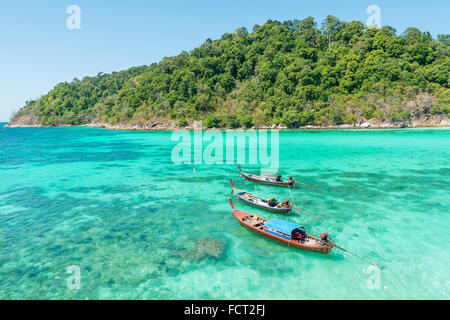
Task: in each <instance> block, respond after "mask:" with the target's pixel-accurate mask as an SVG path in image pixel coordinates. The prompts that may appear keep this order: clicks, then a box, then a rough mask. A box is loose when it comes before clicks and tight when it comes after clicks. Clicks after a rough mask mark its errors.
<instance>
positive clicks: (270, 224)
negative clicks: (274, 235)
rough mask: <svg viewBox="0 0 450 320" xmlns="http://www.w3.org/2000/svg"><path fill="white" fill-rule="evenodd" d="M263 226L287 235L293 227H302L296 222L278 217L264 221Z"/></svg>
mask: <svg viewBox="0 0 450 320" xmlns="http://www.w3.org/2000/svg"><path fill="white" fill-rule="evenodd" d="M264 226H265V227H267V228H270V229H272V230H276V231H279V232H283V233H285V234H288V235H291V233H292V231H293V230H294V229H304V228H303V227H302V226H300V225H298V224H295V223H292V222H289V221H284V220H280V219H272V220H269V221H267V222H266V223H265V225H264Z"/></svg>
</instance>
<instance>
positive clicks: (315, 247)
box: [233, 210, 333, 254]
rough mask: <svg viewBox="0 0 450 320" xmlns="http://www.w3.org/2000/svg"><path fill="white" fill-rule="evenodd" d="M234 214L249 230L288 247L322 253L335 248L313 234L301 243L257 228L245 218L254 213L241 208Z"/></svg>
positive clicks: (327, 252) (251, 216)
mask: <svg viewBox="0 0 450 320" xmlns="http://www.w3.org/2000/svg"><path fill="white" fill-rule="evenodd" d="M233 215H234V216H235V217H236V218H237V220H238V222H239V224H240V225H241V226H242V227H244V228H246V229H247V230H249V231H251V232H253V233H256V234H258V235H261V236H263V237H265V238H268V239H270V240H273V241H276V242H279V243H281V244H284V245H286V246H288V247H293V248H297V249H301V250H307V251H313V252H318V253H322V254H329V253H330V252H331V250H332V249H333V246H332V245H330V244H324V242H323V241H322V240H320V239H318V238H315V237H313V236H310V235H307V237H308V239H309V240H311V241H307V242H306V243H301V242H299V241H297V240H287V239H284V238H280V237H277V236H275V235H272V234H270V233H268V232H266V231H264V229H261V228H256V227H254V226H252V225H251V224H249V223H247V222H245V221H244V219H245V218H248V217H250V218H253V216H254V215H252V214H249V213H246V212H243V211H239V210H233ZM309 242H314V244H310V243H309Z"/></svg>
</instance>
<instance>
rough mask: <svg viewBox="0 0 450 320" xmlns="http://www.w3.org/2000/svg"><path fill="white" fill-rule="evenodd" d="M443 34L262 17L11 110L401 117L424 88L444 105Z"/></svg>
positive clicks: (106, 117) (291, 120)
mask: <svg viewBox="0 0 450 320" xmlns="http://www.w3.org/2000/svg"><path fill="white" fill-rule="evenodd" d="M449 44H450V37H449V35H439V36H438V39H433V38H432V37H431V36H430V34H429V33H428V32H421V31H419V30H418V29H416V28H408V29H407V30H406V31H405V32H404V33H403V34H401V35H397V34H396V31H395V30H394V29H393V28H391V27H383V28H382V29H376V28H375V29H374V28H372V29H370V28H366V27H365V26H364V25H363V24H362V23H361V22H358V21H352V22H349V23H347V22H343V21H340V20H338V19H337V18H335V17H333V16H328V17H327V19H326V20H325V21H324V22H323V23H322V24H321V25H320V27H319V26H318V25H317V23H316V22H314V20H313V18H311V17H309V18H306V19H304V20H301V21H298V20H294V21H286V22H283V23H281V22H278V21H271V20H269V21H267V23H265V24H264V25H262V26H259V25H255V26H254V28H253V31H252V32H251V33H249V32H248V31H247V30H246V29H245V28H239V29H237V30H236V31H235V32H234V33H226V34H224V35H223V36H222V37H221V39H219V40H215V41H212V40H211V39H207V40H206V41H205V42H204V43H203V44H202V45H201V46H200V47H198V48H196V49H194V50H192V51H191V52H189V53H188V52H182V53H180V54H179V55H178V56H176V57H171V58H164V59H163V60H162V61H161V62H159V63H158V64H156V63H155V64H152V65H150V66H142V67H137V68H131V69H129V70H126V71H122V72H118V73H112V74H103V73H102V74H99V75H97V76H96V77H85V78H83V79H82V80H81V81H80V80H77V79H75V80H74V81H72V82H70V83H66V82H65V83H60V84H58V85H57V86H56V87H55V88H54V89H52V90H51V91H50V92H49V93H47V94H46V95H44V96H42V97H41V98H39V99H38V100H36V101H29V102H27V105H26V106H25V107H24V108H22V109H21V110H20V111H19V112H18V113H17V114H16V115H15V116H14V118H13V119H12V122H14V121H16V120H17V119H20V117H22V116H24V115H27V114H34V115H35V116H36V118H37V119H38V121H39V123H40V124H43V125H60V124H85V123H89V122H105V123H109V124H117V123H123V124H142V123H148V122H149V120H152V119H158V120H165V121H168V120H174V121H176V122H177V123H178V125H180V126H185V125H187V124H188V123H191V122H192V121H193V120H197V119H201V120H203V123H204V125H205V126H208V127H230V128H233V127H251V126H253V125H263V124H265V125H272V124H282V125H285V126H288V127H298V126H303V125H308V124H314V125H330V124H343V123H355V122H357V121H361V119H373V120H375V119H377V120H379V121H386V120H390V121H397V120H404V119H408V118H409V117H410V116H411V104H410V103H409V104H408V103H407V102H408V101H409V102H410V101H415V99H416V97H417V96H418V95H420V94H422V93H424V92H428V93H430V94H432V95H433V97H435V103H434V104H433V106H432V108H431V110H430V113H431V114H439V113H446V114H448V113H449V101H450V92H449V78H450V76H449V70H450V56H449Z"/></svg>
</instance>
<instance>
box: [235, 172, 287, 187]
mask: <svg viewBox="0 0 450 320" xmlns="http://www.w3.org/2000/svg"><path fill="white" fill-rule="evenodd" d="M242 176H243V177H244V178H245V180H248V181H253V182H257V183H262V184H268V185H272V186H279V187H294V186H295V182H290V181H289V182H286V181H267V180H262V179H257V178H252V177H250V176H248V175H247V174H246V173H242Z"/></svg>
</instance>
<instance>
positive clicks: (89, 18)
mask: <svg viewBox="0 0 450 320" xmlns="http://www.w3.org/2000/svg"><path fill="white" fill-rule="evenodd" d="M372 4H374V5H378V6H379V7H380V8H381V24H382V25H390V26H393V27H394V28H396V29H397V31H398V33H401V32H403V31H404V30H405V29H406V28H407V27H410V26H414V27H418V28H419V29H421V30H422V31H429V32H430V33H431V34H432V35H433V36H436V35H437V34H439V33H450V30H449V29H450V28H449V24H450V23H449V21H450V19H449V12H450V1H448V0H435V1H433V0H428V1H425V0H422V1H413V0H409V1H404V0H397V1H388V0H385V1H375V0H369V1H365V0H347V1H344V0H343V1H336V0H315V1H311V0H277V1H275V0H272V1H268V0H241V1H237V0H164V1H162V0H158V1H154V0H147V1H144V0H135V1H133V0H130V1H123V0H122V1H119V0H70V1H65V0H52V1H50V0H40V1H36V0H34V1H33V0H28V1H25V0H14V1H12V0H10V1H7V0H2V1H1V4H0V121H8V120H9V117H10V115H11V112H12V110H18V109H19V108H20V107H21V106H22V105H23V104H24V102H25V101H26V100H28V99H31V98H33V99H35V98H38V97H39V96H40V95H42V94H44V93H46V92H47V91H48V90H50V89H51V88H52V87H53V86H54V85H55V84H57V83H58V82H61V81H70V80H72V79H73V78H74V77H78V78H82V77H83V76H85V75H96V74H97V73H98V72H111V71H118V70H122V69H126V68H129V67H131V66H136V65H143V64H147V65H148V64H150V63H152V62H157V61H159V60H160V59H161V58H163V57H164V56H173V55H176V54H178V53H179V52H180V51H182V50H191V49H193V48H195V47H197V46H198V45H200V44H201V43H202V42H203V41H204V40H205V39H206V38H212V39H216V38H219V37H220V36H221V35H222V34H224V33H225V32H232V31H234V30H236V29H237V28H238V27H241V26H245V27H247V29H248V30H249V31H251V29H252V27H253V25H255V24H263V23H264V22H265V21H267V20H268V19H275V20H280V21H284V20H291V19H303V18H305V17H307V16H313V17H315V18H316V20H317V21H318V22H321V21H322V19H323V18H324V17H325V16H327V15H328V14H332V15H335V16H337V17H338V18H340V19H342V20H345V21H351V20H360V21H362V22H364V23H365V22H366V20H367V18H368V14H366V9H367V7H368V6H369V5H372ZM69 5H78V6H79V7H80V8H81V30H68V29H67V28H66V20H67V18H68V17H69V15H68V14H67V13H66V9H67V7H68V6H69Z"/></svg>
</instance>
